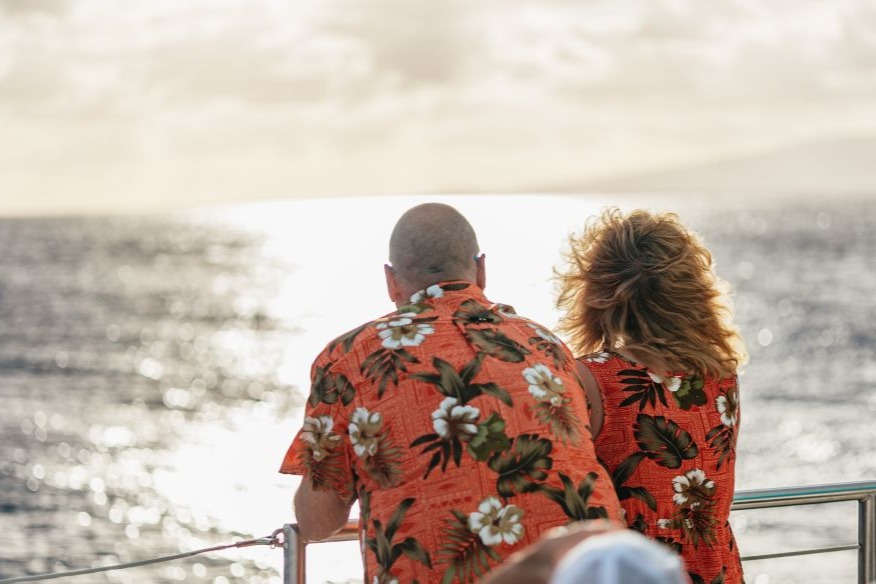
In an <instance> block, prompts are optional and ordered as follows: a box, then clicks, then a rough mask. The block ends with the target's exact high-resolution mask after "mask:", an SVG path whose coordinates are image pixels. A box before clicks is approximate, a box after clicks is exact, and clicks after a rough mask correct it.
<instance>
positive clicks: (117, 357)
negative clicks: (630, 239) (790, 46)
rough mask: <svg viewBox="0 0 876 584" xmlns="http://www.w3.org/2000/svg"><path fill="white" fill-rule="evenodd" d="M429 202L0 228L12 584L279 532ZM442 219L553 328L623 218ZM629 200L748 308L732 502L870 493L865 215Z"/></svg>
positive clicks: (225, 577)
mask: <svg viewBox="0 0 876 584" xmlns="http://www.w3.org/2000/svg"><path fill="white" fill-rule="evenodd" d="M419 201H420V199H413V198H387V199H381V198H369V199H349V200H343V199H338V200H331V201H299V202H294V203H277V204H268V205H254V206H247V207H234V208H228V209H211V210H206V211H202V212H198V213H193V214H190V215H186V216H177V217H168V218H137V219H135V218H76V219H16V220H2V221H0V227H2V229H0V244H2V246H3V249H4V250H5V252H6V253H5V254H4V255H3V256H2V257H0V316H2V319H3V323H4V325H5V326H4V327H3V331H2V333H0V371H2V379H3V381H2V385H0V391H2V398H3V404H4V407H3V408H0V493H2V495H0V519H2V526H3V529H2V530H0V549H2V550H3V552H2V554H0V577H11V576H16V575H20V574H23V573H27V572H42V571H48V570H60V569H74V568H82V567H86V566H89V565H101V564H112V563H116V562H122V561H131V560H137V559H143V558H147V557H153V556H158V555H167V554H172V553H177V552H179V551H188V550H190V549H194V548H199V547H205V546H208V545H213V544H216V543H224V542H227V541H230V540H232V539H234V538H249V537H256V536H262V535H265V534H267V533H270V532H271V531H273V529H275V528H276V527H279V526H280V525H281V524H282V523H284V522H286V521H288V520H290V519H291V515H290V512H289V503H290V495H291V492H292V491H293V489H294V484H295V481H294V479H292V478H290V477H280V476H279V475H277V474H276V468H277V466H278V464H279V460H280V458H281V456H282V453H283V451H284V450H285V447H286V445H287V444H288V441H289V439H290V438H291V436H292V435H293V434H294V432H295V430H296V428H297V424H298V422H299V420H300V407H301V405H302V403H303V399H304V395H303V392H304V391H306V387H307V374H308V371H309V366H310V361H311V359H312V358H313V356H314V355H315V354H316V352H317V351H318V350H319V349H320V348H321V347H322V346H323V345H324V344H325V343H326V342H327V341H328V340H330V339H331V338H332V337H333V336H335V335H336V334H338V333H340V332H342V331H343V330H345V329H347V328H349V327H350V326H353V325H355V324H357V323H359V322H361V321H363V320H365V319H368V318H371V317H373V316H375V315H377V314H380V313H382V312H385V311H387V310H389V309H390V306H389V303H388V300H387V299H386V297H385V293H384V292H383V281H382V271H381V269H380V267H381V264H382V262H383V261H385V255H386V251H385V250H386V240H387V234H388V233H389V230H390V228H391V226H392V224H393V222H394V221H395V219H396V218H397V217H398V215H399V214H400V213H401V212H402V211H403V210H404V209H405V208H407V207H408V206H410V205H411V204H413V203H414V202H419ZM452 202H453V204H456V205H457V206H458V207H459V208H460V209H461V210H463V212H465V213H466V214H467V215H468V216H469V217H470V218H471V219H472V222H473V223H474V224H475V226H476V228H477V229H478V231H479V234H480V240H481V247H482V249H483V250H484V251H485V252H486V253H487V258H488V266H489V285H488V293H489V295H490V296H491V297H492V298H494V299H497V300H502V301H507V302H511V303H513V304H515V306H516V307H517V309H518V310H519V311H520V312H522V313H525V314H527V315H530V316H532V317H533V318H536V319H538V320H541V321H543V322H546V323H552V322H555V320H556V317H557V314H556V313H555V312H554V311H553V309H552V308H551V300H552V286H551V283H550V276H551V268H552V266H553V265H555V264H556V263H557V262H558V261H559V250H560V248H561V246H562V245H563V241H564V238H565V236H566V234H567V233H568V232H570V231H573V230H576V229H579V228H580V227H581V225H582V224H583V222H584V219H585V218H586V217H587V216H588V215H590V214H592V213H594V212H596V211H598V210H599V208H600V207H601V206H603V205H604V204H606V203H608V202H611V201H608V200H607V199H604V198H599V197H578V198H573V197H569V198H562V197H465V198H455V199H452ZM616 202H619V203H620V204H621V206H623V207H634V206H648V207H652V208H654V207H656V208H661V209H676V210H678V211H679V212H680V213H681V215H682V219H684V220H685V221H686V222H688V223H689V224H691V225H692V226H693V227H695V228H696V229H697V230H699V231H700V233H702V234H703V236H704V237H705V239H706V242H707V244H708V245H709V246H710V247H711V249H712V250H713V252H714V255H715V258H716V262H717V268H718V271H719V273H720V275H722V276H723V277H724V278H725V279H727V280H729V281H730V282H731V284H732V286H733V288H734V290H735V296H734V299H735V304H736V312H737V320H738V322H739V324H740V326H741V328H742V331H743V333H744V335H745V337H746V339H747V340H748V344H749V348H750V351H751V354H752V361H751V364H750V365H749V366H748V367H747V368H746V372H745V374H744V375H743V378H742V390H743V400H744V403H743V418H742V419H743V421H742V426H743V430H742V439H741V443H740V460H739V466H738V486H739V487H740V488H756V487H768V486H779V485H787V484H794V483H820V482H830V481H841V480H856V479H861V478H866V477H873V476H876V460H874V455H873V454H872V449H871V447H870V445H871V444H872V441H873V439H874V438H876V430H874V428H873V426H872V424H871V422H870V420H871V418H872V415H873V412H874V411H876V358H874V357H876V355H874V346H876V318H874V317H876V306H874V303H873V301H872V297H873V293H874V291H876V270H873V269H872V267H873V266H872V257H874V255H876V254H874V252H876V235H874V234H876V213H874V212H873V211H874V207H876V205H874V203H872V202H870V201H866V200H846V201H841V202H837V201H811V202H800V201H791V200H787V199H777V200H760V201H746V202H742V201H740V202H721V203H717V202H715V201H709V202H708V203H706V202H703V201H696V200H692V199H689V198H677V199H672V198H668V197H667V198H663V199H660V200H659V201H656V202H655V201H654V200H653V199H648V200H639V199H636V198H635V197H627V198H623V199H620V200H619V201H616ZM734 521H737V519H735V518H734ZM831 521H833V518H831V516H830V514H829V513H828V514H827V515H825V514H823V513H822V514H820V515H815V514H807V515H804V517H803V518H802V519H800V520H792V519H788V520H785V519H782V520H781V521H780V520H778V519H775V520H774V519H771V518H770V519H767V517H766V516H762V517H761V516H760V515H758V516H755V517H753V518H752V516H751V515H750V514H749V515H748V517H747V519H744V520H742V519H739V520H738V523H737V524H736V528H737V530H738V531H739V532H740V534H741V537H740V540H741V546H742V547H743V551H745V546H746V545H748V544H747V542H750V545H755V546H765V545H771V543H772V544H775V543H776V542H775V539H776V534H777V533H778V532H782V533H783V534H784V533H786V532H788V530H789V529H793V533H794V534H795V538H796V539H799V540H802V541H807V540H815V539H817V538H819V537H822V536H825V533H827V537H834V536H836V537H840V536H841V534H834V533H833V531H831V530H830V529H827V527H826V526H829V525H831V524H832V523H831ZM783 522H784V523H783ZM788 522H790V523H788ZM789 525H790V526H791V527H789ZM782 526H784V527H782ZM825 529H827V531H826V532H825ZM749 551H751V550H749ZM320 554H321V556H320ZM317 556H319V557H324V558H325V559H324V560H322V561H323V562H324V563H325V564H326V569H327V570H329V571H323V572H322V573H320V572H318V571H317V573H316V574H315V576H316V577H317V578H319V577H332V578H338V577H340V576H337V575H335V573H334V572H332V571H331V570H336V569H337V566H335V567H334V568H329V567H328V563H329V559H328V558H329V557H330V556H332V554H331V553H330V552H328V551H326V552H325V553H322V552H318V553H317ZM280 561H281V560H280V555H279V554H278V553H277V552H276V551H275V550H267V549H261V548H249V549H247V550H240V551H229V552H223V553H222V554H214V555H210V556H206V557H201V558H194V559H191V560H188V561H183V562H177V563H174V564H173V565H170V566H159V567H154V568H140V569H138V570H137V571H136V573H125V572H115V573H108V574H107V575H105V576H101V577H100V578H99V579H91V580H89V581H112V582H129V581H130V582H135V581H153V582H179V581H189V582H212V583H214V584H221V583H223V582H227V583H229V584H230V583H239V582H249V583H253V584H257V583H261V582H265V583H267V582H277V581H278V576H277V574H278V572H277V571H278V569H279V567H280ZM843 561H845V560H843ZM350 564H351V565H352V568H350V575H355V574H356V568H355V566H356V560H355V558H353V557H351V558H350V562H349V564H348V566H349V565H350ZM316 567H317V568H318V567H319V566H316ZM751 570H753V571H750V572H749V579H750V580H752V581H761V580H763V577H766V578H767V579H768V580H769V581H770V582H773V583H775V582H782V581H794V580H793V576H785V575H783V574H788V573H793V570H794V566H793V565H792V566H790V567H789V568H787V569H785V568H781V567H777V568H770V567H769V566H752V568H751ZM834 571H835V572H836V570H834ZM813 573H814V572H813ZM783 578H789V579H787V580H783ZM825 581H827V580H825Z"/></svg>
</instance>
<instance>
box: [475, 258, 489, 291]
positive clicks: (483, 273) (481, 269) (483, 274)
mask: <svg viewBox="0 0 876 584" xmlns="http://www.w3.org/2000/svg"><path fill="white" fill-rule="evenodd" d="M477 267H478V274H477V280H475V282H476V283H477V285H478V287H479V288H480V289H481V290H483V289H485V288H486V287H487V254H484V253H482V254H481V255H479V256H478V257H477Z"/></svg>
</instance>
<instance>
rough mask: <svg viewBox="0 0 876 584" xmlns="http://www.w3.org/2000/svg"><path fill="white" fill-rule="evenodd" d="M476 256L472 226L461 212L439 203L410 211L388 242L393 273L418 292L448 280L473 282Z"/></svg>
mask: <svg viewBox="0 0 876 584" xmlns="http://www.w3.org/2000/svg"><path fill="white" fill-rule="evenodd" d="M477 253H478V239H477V236H476V235H475V232H474V229H473V228H472V226H471V224H470V223H469V222H468V220H467V219H466V218H465V217H463V216H462V214H461V213H460V212H459V211H457V210H456V209H454V208H453V207H451V206H449V205H443V204H440V203H426V204H424V205H417V206H416V207H413V208H412V209H409V210H408V211H407V212H406V213H405V214H404V215H402V216H401V218H400V219H399V220H398V223H396V224H395V229H393V230H392V236H391V237H390V239H389V261H390V262H392V266H393V270H394V271H395V272H396V274H398V276H399V277H400V278H402V279H403V280H404V281H405V282H406V283H407V284H409V285H410V286H412V287H414V289H415V290H417V289H422V288H426V287H427V286H429V285H431V284H435V283H436V282H442V281H447V280H467V281H471V282H474V281H475V279H476V277H477V266H476V262H475V259H474V258H475V256H476V255H477Z"/></svg>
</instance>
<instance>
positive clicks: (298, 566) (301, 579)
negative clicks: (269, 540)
mask: <svg viewBox="0 0 876 584" xmlns="http://www.w3.org/2000/svg"><path fill="white" fill-rule="evenodd" d="M283 536H284V539H283V584H305V581H306V579H307V566H306V565H305V560H304V558H305V554H304V546H305V543H304V541H303V540H302V539H301V535H300V534H299V533H298V527H297V526H295V525H291V524H289V523H287V524H286V525H284V526H283Z"/></svg>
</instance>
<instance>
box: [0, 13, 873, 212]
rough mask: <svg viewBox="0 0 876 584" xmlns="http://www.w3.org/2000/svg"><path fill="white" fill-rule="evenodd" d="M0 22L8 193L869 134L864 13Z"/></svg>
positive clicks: (420, 178) (438, 177)
mask: <svg viewBox="0 0 876 584" xmlns="http://www.w3.org/2000/svg"><path fill="white" fill-rule="evenodd" d="M0 6H2V7H3V8H2V10H0V124H2V126H3V128H4V140H3V141H0V166H2V167H4V168H12V167H13V166H14V167H15V169H16V171H15V172H16V173H18V174H17V175H16V176H17V178H16V180H15V183H14V184H15V188H16V189H17V192H35V190H38V189H48V188H49V187H48V186H46V185H47V184H49V183H51V180H50V179H40V180H39V181H37V180H36V179H34V178H32V177H33V176H37V175H44V176H49V177H57V182H58V184H63V181H64V177H65V176H67V177H72V176H73V173H74V171H73V170H72V169H74V168H75V169H78V170H76V173H75V181H74V182H76V181H78V182H77V183H76V184H81V188H82V190H83V192H85V191H87V190H88V185H89V180H90V179H89V177H93V176H110V175H111V176H112V177H114V178H112V180H109V179H107V181H106V185H104V186H100V184H98V185H97V188H96V190H101V189H103V190H104V191H105V192H107V193H109V192H110V191H111V189H116V191H115V192H124V191H125V189H126V188H127V187H126V186H125V185H126V184H146V183H150V184H154V188H156V189H157V188H160V189H163V190H168V191H172V190H176V191H178V192H184V191H186V190H188V191H194V190H197V191H199V192H203V193H209V192H210V191H211V189H212V190H215V191H217V192H219V191H221V192H224V193H227V194H228V196H231V193H232V192H240V193H241V195H240V196H242V197H244V196H249V195H248V194H247V193H246V191H247V190H252V191H254V190H256V189H247V188H246V178H245V177H246V176H247V174H250V175H252V174H254V173H263V174H265V175H267V176H270V175H273V176H275V177H277V178H278V180H279V179H280V177H282V181H284V182H285V183H286V184H301V185H305V184H306V185H308V186H307V188H306V189H305V190H309V191H311V192H312V191H321V192H356V191H368V192H381V191H406V190H407V191H411V190H418V191H422V190H439V189H443V188H445V187H446V186H447V185H450V186H452V187H454V188H460V189H465V188H466V185H469V187H470V188H477V189H480V190H489V189H490V188H496V189H499V188H501V189H504V188H509V186H510V187H513V186H514V185H515V184H516V185H526V186H527V187H528V186H532V185H537V184H539V183H546V184H556V183H558V182H562V180H565V179H572V178H573V177H575V176H578V177H580V178H582V179H583V178H587V177H598V176H607V175H612V174H623V173H625V172H640V171H642V170H647V169H652V168H659V167H660V166H667V165H673V164H678V163H686V162H696V161H697V160H703V159H709V158H719V157H722V156H725V155H727V154H733V153H737V152H741V151H744V150H746V149H757V148H760V149H763V148H765V147H770V146H773V145H780V144H781V143H782V142H793V141H795V140H803V139H806V140H812V139H818V138H819V137H820V136H829V135H836V134H840V133H843V132H847V131H849V130H850V129H854V128H857V129H858V130H859V131H873V132H876V100H874V97H876V78H874V77H873V76H872V75H871V71H872V70H873V67H874V66H876V34H874V32H873V31H874V30H876V5H873V4H872V3H863V2H858V1H855V0H836V1H835V2H832V3H824V2H820V1H814V0H794V1H793V2H792V1H791V0H777V1H776V2H771V3H763V2H760V1H758V0H721V1H718V2H710V3H701V2H696V1H695V0H600V1H594V2H587V3H581V2H573V1H572V0H545V1H542V2H520V1H511V2H507V1H500V0H484V1H482V2H477V3H472V2H470V1H464V0H446V1H443V2H426V1H425V0H405V1H404V2H397V1H396V0H373V1H371V2H368V3H361V2H353V1H351V0H347V1H340V2H332V3H327V2H323V1H321V0H320V1H317V0H300V1H298V2H295V3H288V2H285V1H281V0H226V1H224V2H221V3H219V2H215V1H210V0H192V1H191V2H185V3H181V2H178V0H149V1H147V0H140V1H136V0H131V1H130V2H125V3H124V5H121V4H119V3H118V2H117V1H116V0H67V1H65V2H51V1H47V0H36V1H35V0H17V1H11V2H10V1H9V0H6V1H4V2H3V3H0ZM869 120H872V121H869ZM867 124H869V127H868V126H867ZM862 126H863V128H862ZM211 161H222V164H224V165H226V166H227V165H232V164H234V163H235V161H237V162H238V163H239V164H240V165H241V167H240V168H239V169H237V170H235V171H234V172H235V173H237V174H235V176H234V177H230V175H229V174H228V173H231V170H230V169H222V170H221V172H219V171H217V172H213V173H211V172H208V171H206V170H205V169H209V168H213V166H214V165H213V163H212V162H211ZM146 173H149V174H150V175H158V174H162V173H164V174H165V175H166V176H165V178H162V179H161V180H160V181H157V182H156V180H157V179H155V177H154V176H150V177H149V178H148V180H147V179H145V178H144V174H146ZM4 180H9V181H11V179H4V178H3V177H2V176H0V192H2V191H4V182H3V181H4ZM52 180H54V179H52ZM46 181H48V182H46ZM199 181H201V182H199ZM37 183H39V184H37ZM44 183H45V184H44ZM97 183H100V181H97ZM220 183H221V184H220ZM6 184H7V185H9V184H12V182H8V183H6ZM101 184H102V183H101ZM22 185H30V186H27V187H26V188H25V186H22ZM230 185H234V186H233V187H232V186H230ZM491 185H492V187H491ZM131 188H133V187H131ZM235 189H236V190H235ZM260 189H261V190H262V191H271V192H275V191H276V190H277V188H275V187H273V186H271V185H270V184H269V182H268V181H267V180H266V181H263V184H262V186H261V187H260ZM6 192H11V191H9V190H8V189H6ZM130 192H133V190H131V191H130ZM204 196H205V197H207V196H208V195H207V194H204ZM223 196H224V195H223ZM0 204H2V201H0Z"/></svg>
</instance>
